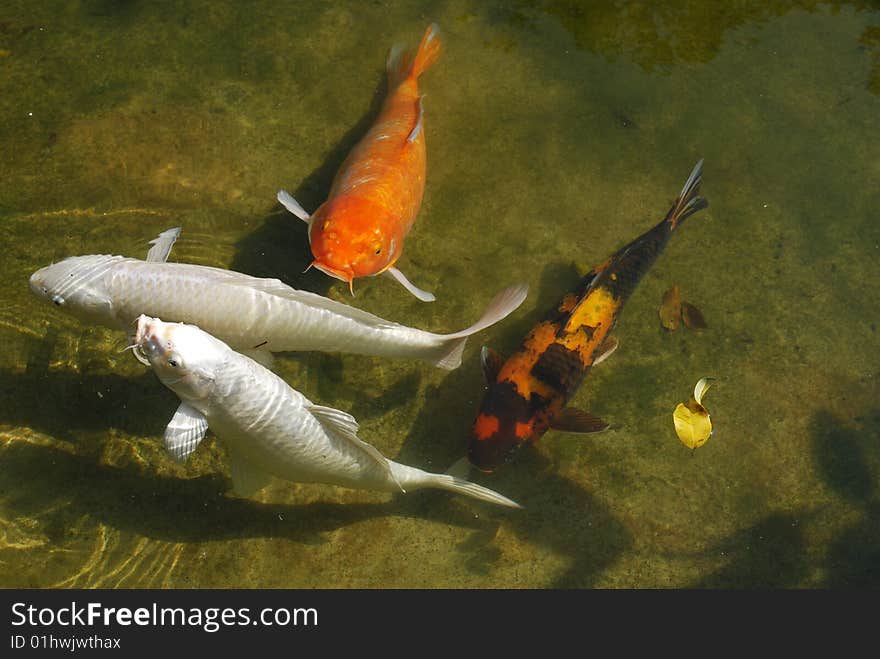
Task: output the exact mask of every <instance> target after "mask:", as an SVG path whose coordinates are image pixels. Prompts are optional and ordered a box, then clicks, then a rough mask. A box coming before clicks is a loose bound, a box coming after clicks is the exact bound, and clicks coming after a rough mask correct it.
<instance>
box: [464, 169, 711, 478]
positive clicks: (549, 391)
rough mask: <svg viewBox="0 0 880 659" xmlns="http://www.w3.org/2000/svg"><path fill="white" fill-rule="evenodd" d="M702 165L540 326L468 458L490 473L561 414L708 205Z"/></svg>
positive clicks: (499, 382)
mask: <svg viewBox="0 0 880 659" xmlns="http://www.w3.org/2000/svg"><path fill="white" fill-rule="evenodd" d="M701 173H702V161H700V162H699V163H697V165H696V167H694V170H693V171H692V172H691V175H690V177H689V178H688V180H687V182H686V183H685V186H684V188H683V189H682V192H681V195H680V196H679V198H678V199H676V201H675V203H674V204H673V205H672V208H671V209H670V210H669V212H668V213H667V214H666V217H665V218H664V219H663V221H662V222H660V223H659V224H657V225H656V226H655V227H653V228H652V229H650V230H648V231H647V232H646V233H644V234H642V235H641V236H639V237H638V238H636V239H635V240H634V241H632V242H631V243H629V244H628V245H626V246H625V247H623V248H622V249H620V250H618V251H617V252H616V253H615V254H614V255H612V256H611V257H610V258H608V259H606V260H605V261H604V262H602V263H601V264H600V265H598V266H596V267H595V268H594V269H593V270H592V271H591V272H590V273H589V274H587V276H586V277H584V278H583V280H582V281H581V283H580V285H579V286H578V288H577V289H576V290H575V291H573V292H570V293H568V294H566V295H565V296H564V297H563V298H562V300H560V302H559V303H558V304H557V305H556V306H555V307H553V309H552V310H551V311H550V312H549V313H548V314H547V315H546V316H545V317H544V319H543V320H542V321H541V322H539V323H538V324H537V325H536V326H535V327H533V328H532V330H531V331H530V332H529V334H528V335H527V336H526V337H525V339H524V340H523V341H522V343H521V344H520V347H519V349H518V350H517V351H516V352H515V353H514V354H513V355H511V356H510V357H509V358H508V359H507V361H506V362H504V364H503V366H502V367H501V369H500V370H499V372H498V373H497V376H496V377H495V379H494V381H492V382H490V383H489V387H488V390H487V392H486V394H485V396H484V398H483V402H482V405H481V407H480V411H479V413H478V415H477V419H476V421H475V423H474V426H473V429H472V435H471V441H470V445H469V447H468V458H469V460H470V462H471V464H473V465H474V466H476V467H477V468H478V469H481V470H483V471H493V470H494V469H495V468H496V467H497V466H498V465H500V464H501V463H502V462H504V461H505V460H507V459H509V458H510V457H511V456H512V455H513V453H514V451H515V450H516V449H517V448H519V447H521V446H523V445H524V444H525V443H526V442H528V441H532V442H534V441H537V440H538V439H539V438H540V437H541V436H542V435H543V434H544V433H545V432H547V430H548V429H549V428H550V427H551V425H552V423H553V420H554V419H555V418H556V417H557V416H558V415H559V414H560V412H561V411H562V410H563V409H564V408H565V405H566V403H567V402H568V399H569V398H570V397H571V396H572V394H574V392H575V391H576V390H577V388H578V386H579V385H580V383H581V382H582V381H583V379H584V376H586V374H587V372H588V371H589V370H590V367H591V366H592V365H593V363H594V362H595V361H596V359H597V358H598V357H599V356H600V355H601V354H602V353H603V352H604V351H603V349H602V347H603V344H604V343H605V341H606V340H607V339H608V336H609V334H610V332H611V330H612V329H613V328H614V325H615V324H616V322H617V319H618V317H619V315H620V312H621V310H622V308H623V305H624V303H625V302H626V300H627V299H628V298H629V296H630V295H631V294H632V292H633V291H634V290H635V287H636V285H637V284H638V282H639V280H640V279H641V278H642V276H643V275H644V274H645V272H647V271H648V269H649V268H650V267H651V265H652V264H653V263H654V261H655V260H656V258H657V256H658V255H659V254H660V252H661V251H662V250H663V247H664V246H665V245H666V243H667V241H668V240H669V237H670V235H671V234H672V232H673V231H674V230H675V228H676V227H677V226H678V224H680V223H681V222H682V221H683V220H684V219H685V218H686V217H688V216H689V215H692V214H693V213H695V212H697V211H698V210H700V209H702V208H705V207H706V206H707V205H708V203H707V202H706V200H705V199H703V198H702V197H700V196H698V194H697V193H698V191H699V187H700V182H701Z"/></svg>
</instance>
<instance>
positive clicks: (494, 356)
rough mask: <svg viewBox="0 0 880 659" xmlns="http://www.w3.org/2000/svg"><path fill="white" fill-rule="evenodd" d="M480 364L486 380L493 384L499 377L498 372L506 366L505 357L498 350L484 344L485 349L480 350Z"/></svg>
mask: <svg viewBox="0 0 880 659" xmlns="http://www.w3.org/2000/svg"><path fill="white" fill-rule="evenodd" d="M480 364H481V365H482V367H483V375H484V376H485V377H486V382H487V383H488V384H492V383H493V382H495V381H496V380H497V379H498V373H499V372H500V371H501V367H502V366H504V357H503V356H502V355H501V353H500V352H498V351H497V350H492V348H490V347H488V346H483V349H482V350H480Z"/></svg>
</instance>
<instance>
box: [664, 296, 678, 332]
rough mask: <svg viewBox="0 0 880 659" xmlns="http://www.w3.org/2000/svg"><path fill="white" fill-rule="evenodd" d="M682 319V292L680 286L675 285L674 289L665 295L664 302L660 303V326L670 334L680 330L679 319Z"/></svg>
mask: <svg viewBox="0 0 880 659" xmlns="http://www.w3.org/2000/svg"><path fill="white" fill-rule="evenodd" d="M680 317H681V291H679V289H678V284H673V285H672V288H670V289H669V290H668V291H666V292H665V293H664V294H663V301H662V302H661V303H660V324H661V325H663V327H664V328H666V329H668V330H669V331H670V332H674V331H675V330H677V329H678V319H679V318H680Z"/></svg>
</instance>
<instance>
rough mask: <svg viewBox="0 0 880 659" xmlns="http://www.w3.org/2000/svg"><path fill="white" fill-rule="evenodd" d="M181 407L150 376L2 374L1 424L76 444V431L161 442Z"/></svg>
mask: <svg viewBox="0 0 880 659" xmlns="http://www.w3.org/2000/svg"><path fill="white" fill-rule="evenodd" d="M179 404H180V401H179V400H178V399H177V397H176V396H175V395H174V394H173V393H172V392H170V391H168V390H167V389H165V388H164V387H162V385H161V384H159V382H158V381H157V380H156V376H155V375H153V373H152V372H149V371H147V372H145V373H144V374H143V375H141V376H138V377H135V378H130V377H123V376H121V375H116V374H114V373H105V374H96V375H85V374H81V373H76V372H74V371H66V372H53V373H41V372H30V371H26V372H24V373H15V372H12V371H10V370H8V369H0V423H3V424H8V425H11V426H26V427H29V428H32V429H34V430H36V431H38V432H40V433H44V434H46V435H51V436H52V437H55V438H58V439H61V440H64V441H67V442H75V441H76V439H75V437H74V434H73V433H74V432H76V431H101V430H107V429H109V428H116V429H119V430H121V431H122V432H124V433H126V434H129V435H138V436H151V435H155V436H156V437H161V436H162V434H163V432H164V429H165V425H166V424H167V423H168V421H170V420H171V417H172V416H173V414H174V411H175V410H176V409H177V406H178V405H179Z"/></svg>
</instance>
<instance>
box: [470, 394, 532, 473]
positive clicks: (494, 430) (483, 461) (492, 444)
mask: <svg viewBox="0 0 880 659" xmlns="http://www.w3.org/2000/svg"><path fill="white" fill-rule="evenodd" d="M539 434H540V433H537V432H536V430H535V428H534V423H533V419H532V411H531V409H530V407H529V402H528V401H527V400H526V399H525V398H523V397H522V396H520V395H519V394H518V393H517V392H516V390H515V388H514V387H513V385H512V384H511V383H510V382H500V383H496V384H494V385H490V387H489V391H487V392H486V397H485V398H484V399H483V404H482V406H481V407H480V412H479V414H478V415H477V418H476V421H474V425H473V427H472V429H471V438H470V444H469V445H468V453H467V454H468V460H469V461H470V463H471V464H472V465H473V466H474V467H476V468H477V469H479V470H480V471H484V472H492V471H495V470H496V469H497V468H498V467H500V466H501V465H502V464H504V463H505V462H507V461H508V460H510V459H512V458H513V456H514V454H515V453H516V451H517V450H518V449H519V448H521V447H522V446H523V445H524V444H525V443H526V441H528V440H533V439H536V438H537V436H539Z"/></svg>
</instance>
